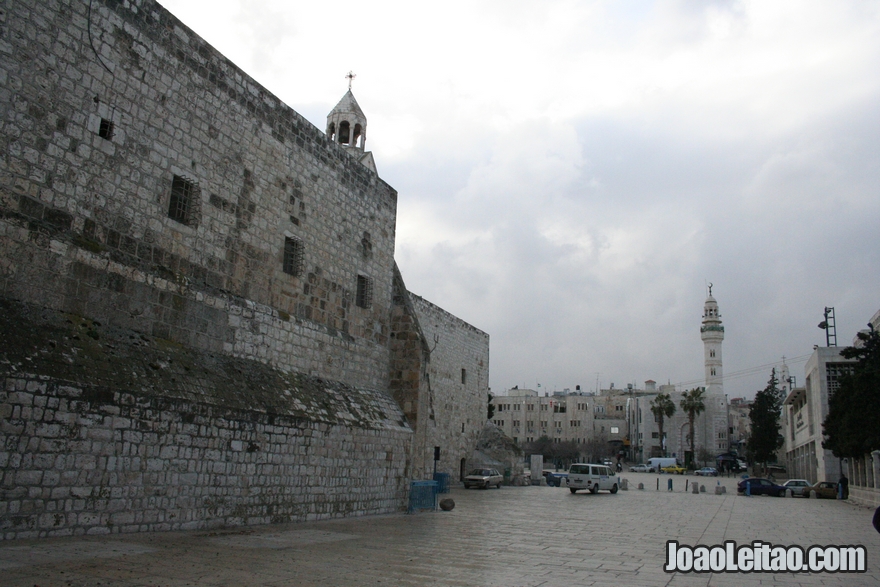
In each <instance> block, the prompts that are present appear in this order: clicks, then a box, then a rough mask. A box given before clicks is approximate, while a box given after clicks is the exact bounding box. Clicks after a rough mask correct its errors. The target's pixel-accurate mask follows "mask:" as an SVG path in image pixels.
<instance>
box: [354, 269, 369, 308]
mask: <svg viewBox="0 0 880 587" xmlns="http://www.w3.org/2000/svg"><path fill="white" fill-rule="evenodd" d="M355 303H356V304H357V305H358V306H360V307H361V308H369V307H370V306H371V305H373V280H372V279H370V278H369V277H366V276H364V275H358V278H357V297H356V298H355Z"/></svg>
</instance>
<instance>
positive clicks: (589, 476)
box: [568, 463, 617, 493]
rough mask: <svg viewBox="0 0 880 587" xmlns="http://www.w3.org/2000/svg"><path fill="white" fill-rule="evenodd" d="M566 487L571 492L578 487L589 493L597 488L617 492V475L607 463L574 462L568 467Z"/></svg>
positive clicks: (595, 491) (597, 489) (594, 491)
mask: <svg viewBox="0 0 880 587" xmlns="http://www.w3.org/2000/svg"><path fill="white" fill-rule="evenodd" d="M568 489H569V491H571V492H572V493H577V490H578V489H586V490H588V491H590V492H591V493H597V492H598V491H599V490H605V491H610V492H611V493H617V477H615V476H614V472H613V471H612V470H611V467H608V466H607V465H594V464H590V463H575V464H574V465H572V466H571V467H570V468H569V469H568Z"/></svg>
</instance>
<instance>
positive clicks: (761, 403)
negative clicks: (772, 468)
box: [746, 369, 785, 465]
mask: <svg viewBox="0 0 880 587" xmlns="http://www.w3.org/2000/svg"><path fill="white" fill-rule="evenodd" d="M778 383H779V380H778V379H777V378H776V369H773V370H772V371H771V372H770V380H769V381H768V382H767V387H765V388H764V389H762V390H761V391H759V392H758V393H757V394H756V395H755V401H754V402H753V403H752V407H751V409H750V410H749V425H750V428H751V433H750V434H749V440H748V442H747V443H746V448H747V450H748V452H749V455H750V456H751V459H752V461H754V462H756V463H764V464H765V465H766V464H767V463H769V462H772V461H774V460H775V456H776V451H777V450H779V447H781V446H782V436H781V435H780V434H779V431H780V426H779V416H780V411H781V410H782V401H783V400H784V399H785V398H784V397H782V390H781V389H779V388H778V387H777V384H778Z"/></svg>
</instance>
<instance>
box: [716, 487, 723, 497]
mask: <svg viewBox="0 0 880 587" xmlns="http://www.w3.org/2000/svg"><path fill="white" fill-rule="evenodd" d="M722 489H724V488H723V487H721V486H720V485H716V486H715V495H721V490H722Z"/></svg>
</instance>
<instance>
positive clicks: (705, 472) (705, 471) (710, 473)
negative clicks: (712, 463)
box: [694, 467, 718, 477]
mask: <svg viewBox="0 0 880 587" xmlns="http://www.w3.org/2000/svg"><path fill="white" fill-rule="evenodd" d="M694 475H697V476H698V477H717V476H718V469H716V468H714V467H703V468H702V469H697V470H696V471H694Z"/></svg>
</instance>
